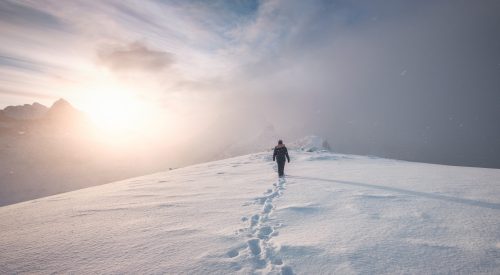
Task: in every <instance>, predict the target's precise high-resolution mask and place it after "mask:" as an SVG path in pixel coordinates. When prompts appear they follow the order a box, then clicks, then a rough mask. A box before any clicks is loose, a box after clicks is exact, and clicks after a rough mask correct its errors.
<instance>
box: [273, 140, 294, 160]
mask: <svg viewBox="0 0 500 275" xmlns="http://www.w3.org/2000/svg"><path fill="white" fill-rule="evenodd" d="M285 157H286V159H287V160H288V162H290V156H288V150H287V149H286V146H285V145H283V144H278V145H277V146H276V147H274V153H273V161H275V160H276V158H278V161H285Z"/></svg>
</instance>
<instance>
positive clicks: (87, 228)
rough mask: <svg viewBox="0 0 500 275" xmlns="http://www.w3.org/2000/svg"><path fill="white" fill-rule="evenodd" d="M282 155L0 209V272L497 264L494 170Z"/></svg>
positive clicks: (498, 194)
mask: <svg viewBox="0 0 500 275" xmlns="http://www.w3.org/2000/svg"><path fill="white" fill-rule="evenodd" d="M290 155H291V157H292V162H291V163H290V164H287V166H286V168H285V173H287V175H288V176H287V178H286V180H285V181H278V180H277V177H276V173H275V169H276V168H275V165H274V163H273V162H272V161H271V153H270V152H263V153H256V154H250V155H246V156H241V157H236V158H231V159H225V160H221V161H216V162H210V163H204V164H200V165H195V166H190V167H186V168H182V169H177V170H172V171H168V172H163V173H158V174H153V175H148V176H143V177H138V178H133V179H129V180H124V181H120V182H114V183H110V184H107V185H102V186H98V187H92V188H87V189H82V190H78V191H73V192H70V193H64V194H60V195H56V196H51V197H46V198H42V199H37V200H33V201H28V202H23V203H19V204H14V205H9V206H4V207H0V228H1V230H0V273H2V274H12V273H52V272H55V273H74V274H82V273H114V274H117V273H133V274H145V273H167V274H228V273H236V274H238V273H239V274H249V273H250V274H251V273H257V274H260V273H271V274H275V273H283V274H331V273H338V274H381V273H384V274H387V273H392V274H401V273H404V274H431V273H432V274H438V273H441V274H442V273H453V274H469V273H476V274H500V185H499V180H500V170H498V169H481V168H464V167H452V166H443V165H431V164H422V163H412V162H404V161H396V160H390V159H380V158H373V157H362V156H353V155H340V154H334V153H330V152H326V151H320V152H318V151H316V152H306V151H294V150H291V152H290Z"/></svg>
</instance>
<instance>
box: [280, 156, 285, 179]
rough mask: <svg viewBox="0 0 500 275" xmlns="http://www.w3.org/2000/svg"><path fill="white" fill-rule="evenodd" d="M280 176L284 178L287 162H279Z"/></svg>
mask: <svg viewBox="0 0 500 275" xmlns="http://www.w3.org/2000/svg"><path fill="white" fill-rule="evenodd" d="M278 175H279V176H280V177H283V176H284V175H285V161H284V160H278Z"/></svg>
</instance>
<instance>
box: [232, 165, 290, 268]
mask: <svg viewBox="0 0 500 275" xmlns="http://www.w3.org/2000/svg"><path fill="white" fill-rule="evenodd" d="M275 169H276V167H275ZM285 189H286V179H285V178H280V179H279V180H278V181H277V182H275V183H273V188H272V189H268V190H267V191H266V192H265V193H264V194H263V196H261V197H257V198H255V200H254V201H253V204H259V205H262V209H261V211H259V212H258V213H256V214H254V215H252V216H251V217H250V218H248V217H243V218H242V219H241V220H242V221H243V222H245V223H246V225H247V226H246V227H244V228H242V229H239V230H238V232H237V234H245V237H246V239H247V240H246V242H245V243H244V244H241V245H239V246H237V247H236V248H234V249H231V250H230V251H229V252H228V253H227V256H228V257H230V258H235V259H236V260H239V261H240V265H239V266H240V267H241V265H244V264H245V262H247V263H250V268H251V272H252V273H254V272H256V271H257V270H262V271H263V272H265V273H268V272H271V273H280V274H283V275H290V274H293V270H292V268H291V267H290V266H287V265H285V264H284V263H283V260H282V259H281V258H280V256H279V255H278V252H279V249H278V248H277V247H276V246H275V245H274V244H273V242H272V241H271V239H272V238H273V237H274V236H277V235H278V233H279V232H278V229H279V228H280V227H281V226H282V224H281V223H278V224H273V223H272V222H271V221H270V220H269V218H270V215H271V214H272V213H273V210H274V208H275V207H274V205H273V201H274V200H275V199H277V198H279V197H281V196H282V195H283V192H284V190H285Z"/></svg>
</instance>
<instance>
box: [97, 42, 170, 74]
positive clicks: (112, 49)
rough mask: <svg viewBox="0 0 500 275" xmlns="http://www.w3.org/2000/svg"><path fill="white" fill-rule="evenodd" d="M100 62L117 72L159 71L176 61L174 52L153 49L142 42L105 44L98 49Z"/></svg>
mask: <svg viewBox="0 0 500 275" xmlns="http://www.w3.org/2000/svg"><path fill="white" fill-rule="evenodd" d="M97 57H98V59H99V62H100V63H101V64H103V65H105V66H106V67H108V68H110V69H111V70H113V71H116V72H124V71H143V72H159V71H162V70H164V69H166V68H168V67H169V66H170V65H172V64H173V63H174V57H173V54H171V53H169V52H165V51H159V50H152V49H149V48H148V47H147V46H146V45H144V44H143V43H140V42H134V43H131V44H129V45H126V46H104V47H101V48H100V49H99V50H98V53H97Z"/></svg>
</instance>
